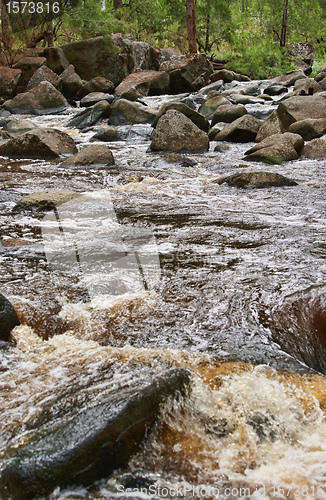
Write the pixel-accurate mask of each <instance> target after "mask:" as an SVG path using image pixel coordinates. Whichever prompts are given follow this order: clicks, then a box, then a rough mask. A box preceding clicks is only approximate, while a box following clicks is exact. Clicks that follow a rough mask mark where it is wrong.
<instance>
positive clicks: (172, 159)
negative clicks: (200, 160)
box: [164, 153, 197, 167]
mask: <svg viewBox="0 0 326 500" xmlns="http://www.w3.org/2000/svg"><path fill="white" fill-rule="evenodd" d="M164 160H165V161H166V162H167V163H178V164H179V165H180V167H194V166H195V165H197V162H196V161H195V160H192V159H191V158H186V157H185V156H182V155H180V154H178V153H168V154H167V155H165V156H164Z"/></svg>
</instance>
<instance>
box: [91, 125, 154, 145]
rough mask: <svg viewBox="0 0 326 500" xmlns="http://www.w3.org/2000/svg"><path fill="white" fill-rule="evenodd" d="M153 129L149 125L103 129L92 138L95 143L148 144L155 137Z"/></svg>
mask: <svg viewBox="0 0 326 500" xmlns="http://www.w3.org/2000/svg"><path fill="white" fill-rule="evenodd" d="M153 133H154V131H153V129H152V127H149V126H148V125H135V124H134V125H124V126H123V127H113V126H110V127H103V128H102V129H101V130H99V131H98V132H96V134H95V135H93V136H92V137H91V138H90V142H95V141H104V142H111V141H127V142H147V141H150V140H151V139H152V137H153Z"/></svg>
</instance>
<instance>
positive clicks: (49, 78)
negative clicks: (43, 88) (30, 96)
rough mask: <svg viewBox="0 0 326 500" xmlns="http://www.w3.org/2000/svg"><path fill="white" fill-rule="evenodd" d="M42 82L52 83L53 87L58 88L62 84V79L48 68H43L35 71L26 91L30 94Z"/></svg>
mask: <svg viewBox="0 0 326 500" xmlns="http://www.w3.org/2000/svg"><path fill="white" fill-rule="evenodd" d="M41 82H50V83H52V85H53V86H54V87H55V88H57V87H58V85H59V82H60V79H59V77H58V75H57V74H56V73H54V71H52V70H51V69H50V68H48V67H47V66H41V67H40V68H39V69H37V70H36V71H35V73H34V74H33V76H32V77H31V79H30V80H29V82H28V84H27V87H26V91H27V92H28V91H29V90H31V89H32V88H34V87H36V86H37V85H38V84H39V83H41Z"/></svg>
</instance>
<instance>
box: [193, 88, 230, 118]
mask: <svg viewBox="0 0 326 500" xmlns="http://www.w3.org/2000/svg"><path fill="white" fill-rule="evenodd" d="M207 97H208V98H207V99H206V100H205V101H204V102H203V104H202V105H201V106H200V108H199V113H200V114H201V115H203V116H204V117H205V118H206V119H207V120H211V119H212V118H213V116H214V113H215V111H216V110H217V109H218V108H219V107H220V106H222V105H226V104H230V101H229V100H228V99H226V97H224V96H222V95H221V94H220V95H215V96H214V97H211V98H209V96H207ZM215 123H216V122H215Z"/></svg>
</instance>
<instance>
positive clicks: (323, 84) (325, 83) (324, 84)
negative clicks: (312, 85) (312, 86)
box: [318, 75, 326, 90]
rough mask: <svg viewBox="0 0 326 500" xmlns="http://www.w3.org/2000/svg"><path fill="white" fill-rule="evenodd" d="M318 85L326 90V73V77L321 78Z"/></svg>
mask: <svg viewBox="0 0 326 500" xmlns="http://www.w3.org/2000/svg"><path fill="white" fill-rule="evenodd" d="M318 85H319V86H320V88H321V89H322V90H326V75H325V78H323V79H322V80H319V82H318Z"/></svg>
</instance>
